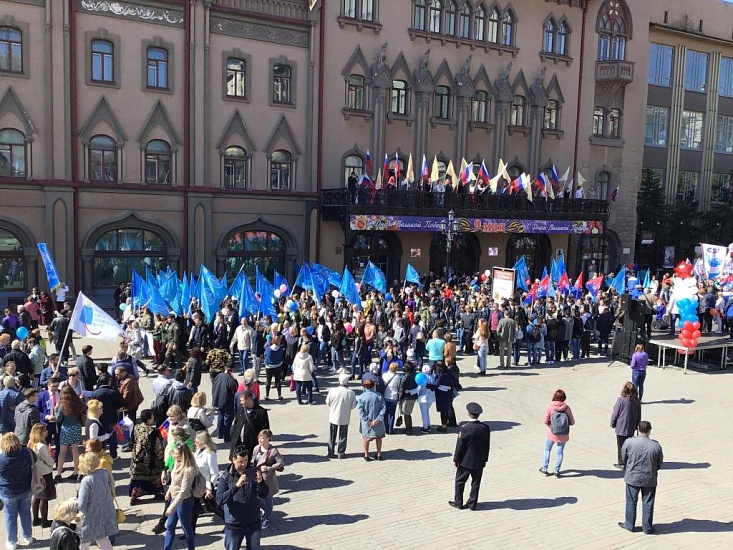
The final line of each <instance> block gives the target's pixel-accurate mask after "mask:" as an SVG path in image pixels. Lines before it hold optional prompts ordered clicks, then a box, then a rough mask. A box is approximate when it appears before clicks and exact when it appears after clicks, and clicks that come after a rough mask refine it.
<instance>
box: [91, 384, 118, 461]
mask: <svg viewBox="0 0 733 550" xmlns="http://www.w3.org/2000/svg"><path fill="white" fill-rule="evenodd" d="M92 399H97V400H99V401H101V402H102V407H103V409H102V416H101V417H100V419H99V422H100V423H101V424H102V426H104V429H105V432H106V433H112V431H113V430H114V428H115V425H116V424H117V421H118V420H119V415H118V412H117V411H119V410H120V409H121V408H123V407H124V406H125V400H124V399H122V394H121V393H120V392H119V391H118V390H117V388H115V387H114V386H113V385H112V379H111V378H110V376H109V375H108V374H106V373H105V374H102V375H101V376H100V377H99V387H98V388H97V389H96V390H94V393H93V394H92ZM107 441H108V442H109V455H110V456H111V457H112V459H113V460H114V459H116V458H117V437H115V436H112V437H110V438H109V439H108V440H107Z"/></svg>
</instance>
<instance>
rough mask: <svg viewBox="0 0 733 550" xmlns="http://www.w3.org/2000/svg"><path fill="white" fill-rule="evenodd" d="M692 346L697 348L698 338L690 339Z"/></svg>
mask: <svg viewBox="0 0 733 550" xmlns="http://www.w3.org/2000/svg"><path fill="white" fill-rule="evenodd" d="M690 347H691V348H696V347H697V339H696V338H693V339H692V340H690Z"/></svg>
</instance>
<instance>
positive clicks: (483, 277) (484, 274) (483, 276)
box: [481, 273, 488, 281]
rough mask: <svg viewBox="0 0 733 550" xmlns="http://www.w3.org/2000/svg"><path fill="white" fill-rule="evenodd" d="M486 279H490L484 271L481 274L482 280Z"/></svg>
mask: <svg viewBox="0 0 733 550" xmlns="http://www.w3.org/2000/svg"><path fill="white" fill-rule="evenodd" d="M486 279H488V277H487V276H486V273H482V274H481V280H482V281H485V280H486Z"/></svg>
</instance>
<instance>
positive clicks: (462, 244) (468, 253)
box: [430, 233, 481, 276]
mask: <svg viewBox="0 0 733 550" xmlns="http://www.w3.org/2000/svg"><path fill="white" fill-rule="evenodd" d="M450 258H451V264H452V265H451V268H452V270H453V272H454V273H469V274H470V273H476V272H477V271H478V270H479V261H480V260H481V244H480V243H479V240H478V237H477V236H476V235H474V234H473V233H458V234H457V235H455V236H454V237H453V247H452V248H451V254H450ZM447 262H448V249H447V246H446V236H445V235H444V234H443V233H434V234H433V240H432V242H431V243H430V271H432V272H433V273H434V274H436V275H441V276H444V275H445V268H446V265H447Z"/></svg>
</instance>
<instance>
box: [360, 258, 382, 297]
mask: <svg viewBox="0 0 733 550" xmlns="http://www.w3.org/2000/svg"><path fill="white" fill-rule="evenodd" d="M365 283H366V284H368V285H369V286H371V287H373V288H375V289H377V290H378V291H379V292H381V293H382V294H387V277H385V276H384V272H383V271H382V270H381V269H379V268H378V267H377V266H376V265H374V264H373V263H372V261H371V260H369V262H368V263H367V266H366V269H365V270H364V274H363V275H362V276H361V284H365Z"/></svg>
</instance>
